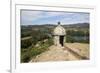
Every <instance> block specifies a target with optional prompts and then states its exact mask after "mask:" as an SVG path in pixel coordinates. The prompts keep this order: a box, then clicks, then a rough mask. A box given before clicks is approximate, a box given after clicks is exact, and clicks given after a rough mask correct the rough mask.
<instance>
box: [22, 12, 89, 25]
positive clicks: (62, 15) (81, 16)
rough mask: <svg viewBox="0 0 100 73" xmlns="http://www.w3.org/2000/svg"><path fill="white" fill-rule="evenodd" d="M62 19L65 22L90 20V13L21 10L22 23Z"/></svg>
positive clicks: (42, 22) (38, 22) (49, 21)
mask: <svg viewBox="0 0 100 73" xmlns="http://www.w3.org/2000/svg"><path fill="white" fill-rule="evenodd" d="M58 21H61V22H63V23H74V22H85V21H86V22H89V14H88V13H75V12H50V11H34V10H33V11H32V10H22V11H21V24H24V25H30V24H31V25H32V24H33V25H34V24H44V23H45V24H47V23H56V22H58Z"/></svg>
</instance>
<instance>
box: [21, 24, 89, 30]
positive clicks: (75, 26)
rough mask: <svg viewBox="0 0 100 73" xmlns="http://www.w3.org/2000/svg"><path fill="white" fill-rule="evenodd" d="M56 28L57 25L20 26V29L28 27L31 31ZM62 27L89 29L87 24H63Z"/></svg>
mask: <svg viewBox="0 0 100 73" xmlns="http://www.w3.org/2000/svg"><path fill="white" fill-rule="evenodd" d="M56 26H57V25H55V24H42V25H27V26H24V25H22V27H24V28H26V27H29V28H33V29H34V28H54V27H56ZM62 26H63V27H65V28H89V23H77V24H64V25H62Z"/></svg>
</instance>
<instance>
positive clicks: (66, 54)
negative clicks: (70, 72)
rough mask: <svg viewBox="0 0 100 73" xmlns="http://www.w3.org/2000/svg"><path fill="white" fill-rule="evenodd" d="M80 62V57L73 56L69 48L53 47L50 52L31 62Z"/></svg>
mask: <svg viewBox="0 0 100 73" xmlns="http://www.w3.org/2000/svg"><path fill="white" fill-rule="evenodd" d="M68 60H80V58H79V57H77V56H75V55H73V53H72V52H70V51H69V50H67V48H66V49H65V48H62V47H57V46H54V45H52V46H51V47H49V50H48V51H46V52H44V53H42V54H40V55H38V56H36V58H35V59H34V58H33V59H32V60H31V61H30V62H43V61H68Z"/></svg>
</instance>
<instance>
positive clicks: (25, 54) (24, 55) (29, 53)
mask: <svg viewBox="0 0 100 73" xmlns="http://www.w3.org/2000/svg"><path fill="white" fill-rule="evenodd" d="M52 44H53V41H52V39H49V40H48V41H46V42H43V41H41V42H40V44H39V46H38V47H36V46H31V47H29V48H23V49H21V62H23V63H27V62H29V61H30V60H31V59H32V58H33V57H36V56H37V55H39V54H41V53H43V52H45V51H47V50H48V47H49V46H51V45H52Z"/></svg>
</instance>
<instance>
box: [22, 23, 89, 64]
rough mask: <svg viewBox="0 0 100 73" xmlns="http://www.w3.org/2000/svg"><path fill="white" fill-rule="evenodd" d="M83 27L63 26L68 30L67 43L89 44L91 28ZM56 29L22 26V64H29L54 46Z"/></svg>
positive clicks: (51, 26) (51, 27)
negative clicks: (54, 31) (53, 34)
mask: <svg viewBox="0 0 100 73" xmlns="http://www.w3.org/2000/svg"><path fill="white" fill-rule="evenodd" d="M78 26H80V25H79V24H78ZM81 26H82V27H81ZM81 26H80V27H76V26H75V25H74V27H73V26H70V27H67V26H65V25H64V26H63V27H64V28H65V29H66V42H70V43H73V42H79V43H89V35H90V34H89V26H87V25H86V26H85V25H84V27H83V25H82V24H81ZM54 27H55V26H54V25H29V26H21V62H23V63H26V62H29V61H30V60H31V59H32V58H33V57H36V56H37V55H39V54H41V53H42V52H45V51H47V50H48V47H49V46H51V45H53V38H52V30H53V29H54Z"/></svg>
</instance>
